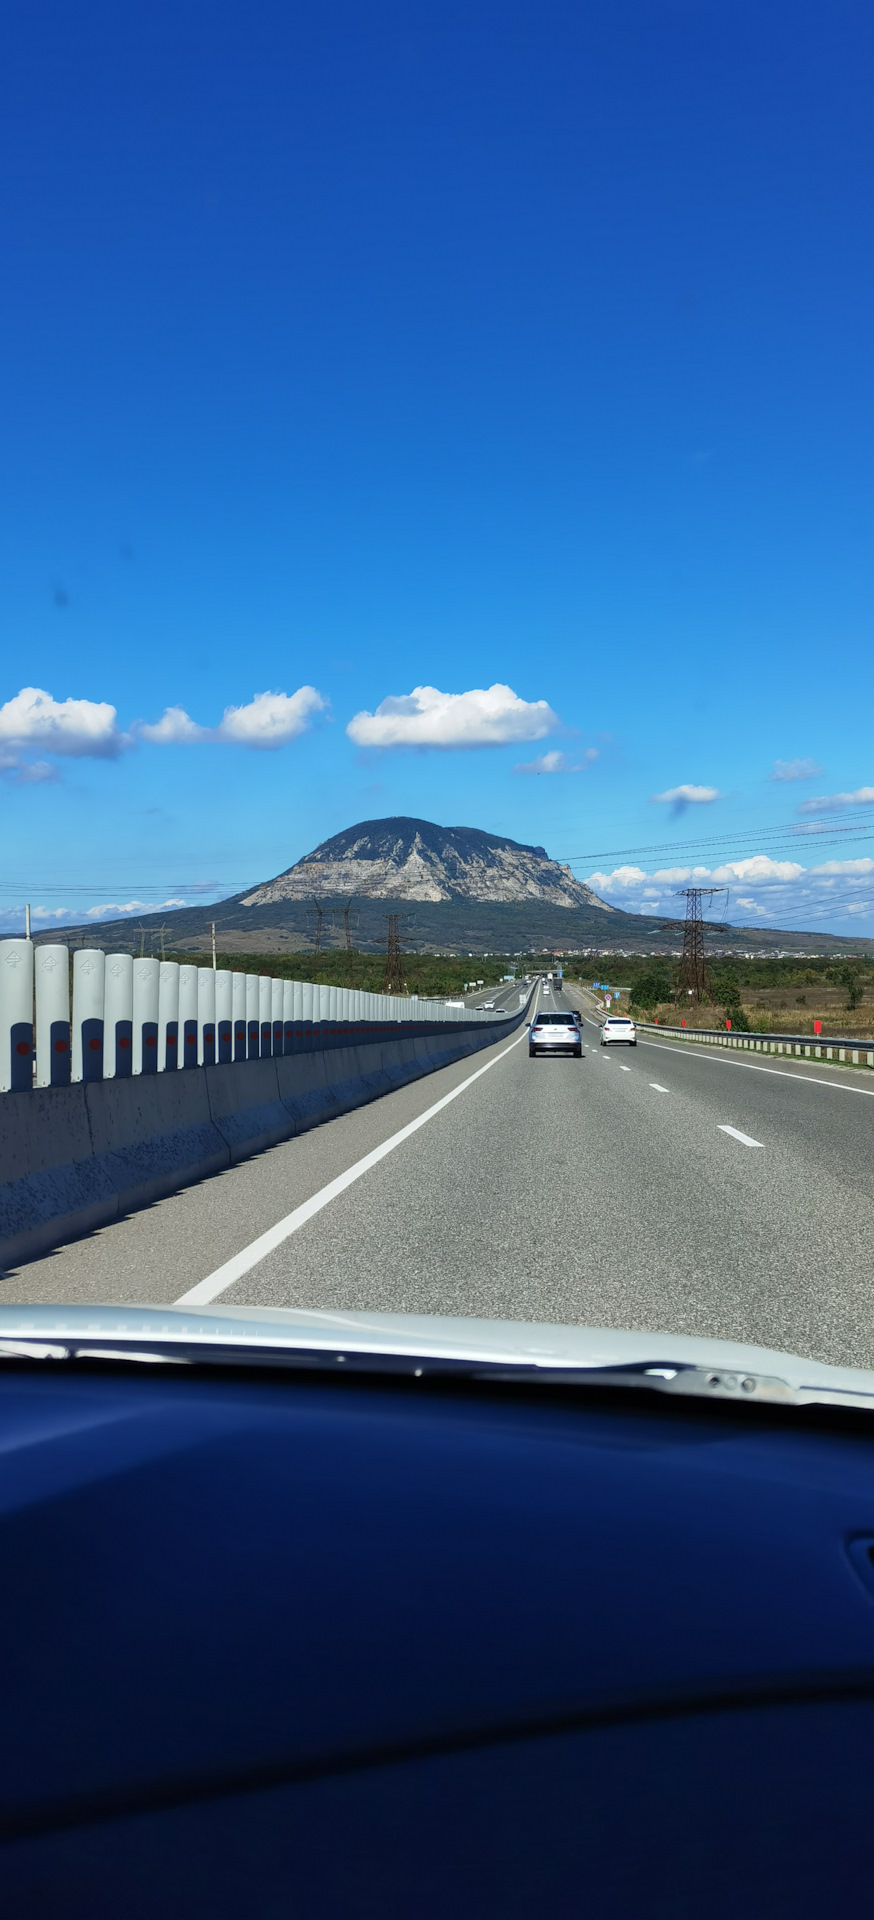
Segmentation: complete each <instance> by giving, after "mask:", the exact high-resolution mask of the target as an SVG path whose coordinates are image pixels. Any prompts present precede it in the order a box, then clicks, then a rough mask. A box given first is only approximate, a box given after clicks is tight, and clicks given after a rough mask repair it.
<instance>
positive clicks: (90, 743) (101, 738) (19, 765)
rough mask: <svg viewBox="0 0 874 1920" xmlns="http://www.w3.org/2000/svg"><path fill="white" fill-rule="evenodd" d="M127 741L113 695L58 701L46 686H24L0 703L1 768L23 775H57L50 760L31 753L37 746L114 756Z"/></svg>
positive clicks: (67, 752) (41, 777) (32, 777)
mask: <svg viewBox="0 0 874 1920" xmlns="http://www.w3.org/2000/svg"><path fill="white" fill-rule="evenodd" d="M127 744H128V743H127V740H126V737H125V735H124V734H122V733H120V732H119V727H118V717H117V714H116V710H115V708H114V707H113V706H110V704H109V702H108V701H107V700H55V699H53V697H52V695H51V694H50V693H46V692H45V691H44V689H43V688H42V687H22V689H21V692H20V693H16V694H15V696H14V697H13V699H11V700H7V701H6V703H5V705H4V706H2V707H0V771H3V772H12V771H16V772H18V774H19V777H20V778H21V779H22V780H26V781H40V780H47V779H51V778H52V768H51V767H50V766H49V765H48V764H47V763H46V762H45V761H36V762H33V761H28V759H27V758H26V756H27V754H28V753H30V752H33V751H34V750H35V749H37V750H40V751H42V752H43V753H56V754H63V755H65V756H66V757H69V758H73V759H84V758H86V757H91V758H94V759H98V760H111V759H114V758H115V756H116V754H119V753H121V751H122V748H123V747H125V746H126V745H127Z"/></svg>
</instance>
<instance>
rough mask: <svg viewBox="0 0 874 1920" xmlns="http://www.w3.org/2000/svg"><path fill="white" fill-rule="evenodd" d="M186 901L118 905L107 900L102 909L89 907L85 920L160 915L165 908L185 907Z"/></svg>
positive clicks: (136, 901) (148, 901)
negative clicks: (144, 914)
mask: <svg viewBox="0 0 874 1920" xmlns="http://www.w3.org/2000/svg"><path fill="white" fill-rule="evenodd" d="M187 905H188V901H187V900H175V899H174V900H126V901H125V902H124V905H123V906H122V905H120V904H119V902H118V901H117V900H107V901H105V902H104V904H103V906H102V907H89V908H88V912H87V913H86V914H85V919H86V920H108V919H109V918H110V917H112V918H115V917H117V916H119V917H120V916H121V915H122V914H124V913H161V912H162V911H163V909H164V908H165V907H187Z"/></svg>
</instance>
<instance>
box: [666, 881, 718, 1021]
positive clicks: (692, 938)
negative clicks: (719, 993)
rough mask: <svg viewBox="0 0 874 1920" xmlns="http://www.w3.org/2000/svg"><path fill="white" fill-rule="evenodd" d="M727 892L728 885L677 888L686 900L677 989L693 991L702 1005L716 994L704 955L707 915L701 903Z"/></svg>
mask: <svg viewBox="0 0 874 1920" xmlns="http://www.w3.org/2000/svg"><path fill="white" fill-rule="evenodd" d="M727 891H728V890H727V888H725V887H678V889H677V893H678V896H679V898H680V899H684V900H685V902H686V924H685V926H684V928H683V958H682V960H681V961H680V975H679V980H678V983H677V991H678V992H679V993H686V994H691V996H692V998H693V1000H694V1001H695V1003H696V1006H700V1005H701V1002H702V1000H709V999H711V997H712V996H711V992H710V983H709V980H708V978H707V963H706V959H705V955H704V917H703V914H702V912H701V902H702V900H703V899H704V898H705V896H706V898H707V899H708V900H712V899H713V896H714V894H717V893H725V894H727Z"/></svg>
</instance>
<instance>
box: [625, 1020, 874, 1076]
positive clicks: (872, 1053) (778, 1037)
mask: <svg viewBox="0 0 874 1920" xmlns="http://www.w3.org/2000/svg"><path fill="white" fill-rule="evenodd" d="M635 1024H636V1026H637V1030H638V1033H652V1034H660V1033H667V1034H669V1035H670V1037H671V1039H672V1040H690V1041H695V1040H697V1041H704V1042H706V1044H707V1046H709V1047H712V1046H717V1047H733V1048H736V1049H737V1050H739V1051H742V1052H745V1053H782V1054H791V1055H792V1056H793V1058H795V1059H804V1060H831V1061H838V1062H840V1063H842V1064H846V1063H848V1062H849V1064H850V1065H851V1066H854V1067H874V1043H872V1042H871V1041H864V1040H863V1041H862V1042H861V1044H860V1043H859V1042H858V1041H857V1042H856V1044H855V1045H854V1044H853V1042H852V1040H848V1039H847V1038H846V1037H845V1036H841V1035H829V1034H817V1035H816V1038H815V1039H811V1036H810V1034H809V1033H732V1032H727V1031H726V1029H725V1028H724V1027H666V1026H662V1023H661V1021H659V1023H658V1025H655V1024H651V1023H650V1022H649V1021H646V1020H638V1021H636V1023H635Z"/></svg>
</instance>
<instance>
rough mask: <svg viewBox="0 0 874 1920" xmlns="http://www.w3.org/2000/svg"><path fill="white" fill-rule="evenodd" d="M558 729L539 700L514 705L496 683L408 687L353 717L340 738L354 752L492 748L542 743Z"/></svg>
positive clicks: (509, 691)
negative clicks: (448, 689)
mask: <svg viewBox="0 0 874 1920" xmlns="http://www.w3.org/2000/svg"><path fill="white" fill-rule="evenodd" d="M558 724H559V723H558V719H557V716H556V715H555V714H554V713H553V711H552V708H551V707H550V706H548V705H547V703H546V701H545V700H520V699H519V696H518V694H515V693H514V692H513V689H512V687H505V686H502V685H501V684H500V683H496V684H495V685H494V686H493V687H472V688H471V689H470V691H469V692H468V693H440V692H439V690H438V688H437V687H414V688H413V691H412V693H405V694H399V695H390V696H389V697H388V699H386V700H383V701H381V702H380V705H379V706H378V707H377V709H376V712H375V713H356V714H355V715H354V717H353V719H351V720H350V722H349V725H348V727H347V728H346V732H347V734H348V735H349V738H350V740H354V741H355V744H356V746H359V747H497V746H502V745H504V744H506V743H507V742H513V741H518V740H542V739H543V737H544V735H545V734H547V733H552V732H553V730H554V729H555V728H556V727H557V726H558Z"/></svg>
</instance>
